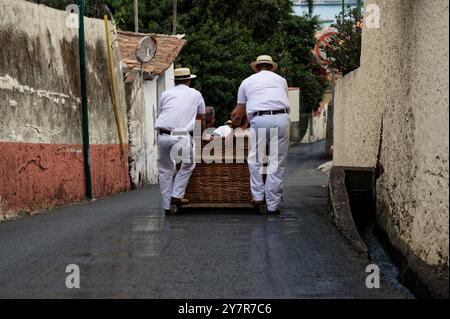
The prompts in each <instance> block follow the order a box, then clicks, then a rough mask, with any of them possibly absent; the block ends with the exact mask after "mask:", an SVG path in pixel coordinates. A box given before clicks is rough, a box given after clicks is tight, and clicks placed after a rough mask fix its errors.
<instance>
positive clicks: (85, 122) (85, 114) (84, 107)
mask: <svg viewBox="0 0 450 319" xmlns="http://www.w3.org/2000/svg"><path fill="white" fill-rule="evenodd" d="M78 7H79V9H80V10H79V15H78V17H79V29H78V38H79V49H80V87H81V114H82V129H83V159H84V161H83V162H84V176H85V181H86V197H87V198H89V199H92V181H91V162H90V154H89V109H88V100H87V85H86V83H87V79H86V45H85V39H84V0H78Z"/></svg>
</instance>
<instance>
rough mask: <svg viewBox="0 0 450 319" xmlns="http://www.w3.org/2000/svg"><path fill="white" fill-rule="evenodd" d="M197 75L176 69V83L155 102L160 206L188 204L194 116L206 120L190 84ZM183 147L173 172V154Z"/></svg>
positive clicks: (168, 208)
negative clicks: (178, 166)
mask: <svg viewBox="0 0 450 319" xmlns="http://www.w3.org/2000/svg"><path fill="white" fill-rule="evenodd" d="M195 78H196V76H195V75H194V74H191V71H190V69H188V68H178V69H175V78H174V80H175V87H173V88H171V89H169V90H167V91H164V92H163V93H162V95H161V98H160V100H159V104H158V118H157V119H156V124H155V127H156V129H157V130H158V160H157V163H158V174H159V185H160V189H161V195H162V198H163V208H164V211H165V213H166V214H170V213H171V212H174V210H173V209H172V210H171V208H173V207H176V206H179V205H183V204H187V203H188V202H189V201H188V200H187V199H185V198H184V193H185V191H186V186H187V184H188V182H189V178H190V177H191V174H192V171H193V170H194V168H195V162H194V158H193V154H194V141H193V131H194V126H195V122H196V119H200V120H201V121H202V128H203V126H204V122H205V101H204V100H203V96H202V94H201V93H200V92H199V91H197V90H195V89H193V88H190V85H191V80H192V79H195ZM178 150H181V151H182V155H181V166H180V169H179V171H178V172H177V173H176V174H175V176H174V173H175V165H174V164H175V160H176V159H175V157H176V156H177V155H178Z"/></svg>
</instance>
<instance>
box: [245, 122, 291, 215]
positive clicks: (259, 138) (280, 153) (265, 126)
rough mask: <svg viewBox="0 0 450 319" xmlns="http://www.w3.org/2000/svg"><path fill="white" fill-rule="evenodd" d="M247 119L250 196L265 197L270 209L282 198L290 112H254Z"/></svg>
mask: <svg viewBox="0 0 450 319" xmlns="http://www.w3.org/2000/svg"><path fill="white" fill-rule="evenodd" d="M250 123H251V129H250V153H249V159H248V167H249V171H250V186H251V191H252V197H253V199H254V200H257V201H260V200H264V199H265V200H266V203H267V209H268V210H271V211H273V210H276V209H278V208H279V206H280V204H281V200H282V197H281V196H282V192H283V176H284V170H285V166H286V160H287V154H288V149H289V127H290V119H289V114H286V113H282V114H276V115H262V116H254V117H253V118H252V119H251V120H250ZM266 148H267V151H266ZM266 154H268V158H266V157H265V155H266ZM265 163H266V164H267V166H266V173H267V177H266V181H265V183H264V180H263V176H262V173H263V172H264V170H263V169H264V164H265Z"/></svg>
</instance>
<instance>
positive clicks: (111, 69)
mask: <svg viewBox="0 0 450 319" xmlns="http://www.w3.org/2000/svg"><path fill="white" fill-rule="evenodd" d="M104 19H105V31H106V46H107V47H108V62H109V63H108V64H109V74H110V76H111V93H112V96H113V106H114V116H115V118H116V125H117V131H118V133H119V142H120V150H121V155H122V156H123V154H124V151H125V150H124V142H123V140H124V138H123V132H122V125H121V121H120V118H121V117H120V111H119V101H118V99H117V92H116V77H115V74H114V66H113V57H112V49H111V38H110V34H109V26H108V16H107V15H105V16H104Z"/></svg>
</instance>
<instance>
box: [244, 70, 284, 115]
mask: <svg viewBox="0 0 450 319" xmlns="http://www.w3.org/2000/svg"><path fill="white" fill-rule="evenodd" d="M238 103H243V104H246V109H247V113H248V114H251V113H253V112H257V111H266V110H283V109H289V99H288V86H287V82H286V80H285V79H284V78H283V77H281V76H279V75H278V74H276V73H274V72H271V71H261V72H258V73H255V74H253V75H251V76H249V77H248V78H247V79H245V80H244V81H243V82H242V84H241V87H240V88H239V93H238Z"/></svg>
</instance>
